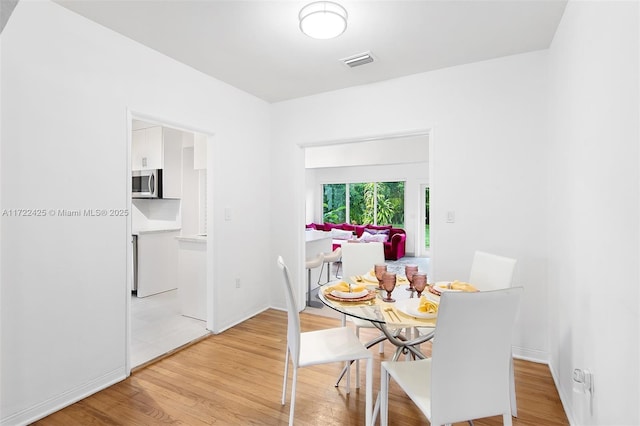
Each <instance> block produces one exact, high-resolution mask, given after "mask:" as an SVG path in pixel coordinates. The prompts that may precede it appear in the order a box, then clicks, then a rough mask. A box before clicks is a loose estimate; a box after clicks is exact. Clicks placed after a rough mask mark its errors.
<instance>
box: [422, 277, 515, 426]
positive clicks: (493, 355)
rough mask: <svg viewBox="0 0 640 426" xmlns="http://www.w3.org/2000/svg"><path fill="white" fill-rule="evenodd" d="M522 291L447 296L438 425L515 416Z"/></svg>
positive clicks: (434, 404) (435, 398)
mask: <svg viewBox="0 0 640 426" xmlns="http://www.w3.org/2000/svg"><path fill="white" fill-rule="evenodd" d="M522 291H523V290H522V287H511V288H506V289H502V290H493V291H482V292H477V293H464V292H460V293H454V292H447V293H444V294H443V295H442V297H441V299H440V307H439V309H438V326H437V327H436V331H435V336H434V339H433V348H432V363H431V422H432V424H445V423H454V422H458V421H464V420H469V419H477V418H481V417H488V416H494V415H497V414H501V413H505V412H509V413H510V392H509V387H510V376H509V369H510V367H511V338H512V333H513V324H514V321H515V318H516V313H517V310H518V306H519V303H520V298H521V295H522Z"/></svg>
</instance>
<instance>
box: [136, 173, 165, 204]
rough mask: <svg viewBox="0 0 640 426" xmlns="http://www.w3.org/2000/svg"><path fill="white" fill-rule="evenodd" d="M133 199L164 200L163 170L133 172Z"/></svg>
mask: <svg viewBox="0 0 640 426" xmlns="http://www.w3.org/2000/svg"><path fill="white" fill-rule="evenodd" d="M131 197H132V198H162V169H153V170H134V171H132V172H131Z"/></svg>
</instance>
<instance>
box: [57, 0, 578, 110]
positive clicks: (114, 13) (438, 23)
mask: <svg viewBox="0 0 640 426" xmlns="http://www.w3.org/2000/svg"><path fill="white" fill-rule="evenodd" d="M54 1H56V3H59V4H61V5H63V6H65V7H67V8H69V9H71V10H73V11H75V12H77V13H79V14H81V15H84V16H86V17H87V18H89V19H91V20H93V21H95V22H97V23H100V24H102V25H104V26H106V27H108V28H111V29H113V30H114V31H117V32H119V33H121V34H123V35H125V36H127V37H129V38H131V39H133V40H136V41H138V42H140V43H142V44H144V45H146V46H148V47H150V48H152V49H155V50H157V51H159V52H161V53H164V54H165V55H167V56H170V57H172V58H174V59H176V60H178V61H180V62H183V63H185V64H187V65H189V66H191V67H193V68H195V69H197V70H200V71H201V72H203V73H206V74H209V75H211V76H213V77H215V78H217V79H219V80H222V81H224V82H227V83H229V84H231V85H232V86H235V87H237V88H239V89H241V90H244V91H246V92H248V93H251V94H253V95H255V96H257V97H259V98H262V99H264V100H266V101H269V102H277V101H281V100H286V99H293V98H298V97H302V96H308V95H313V94H316V93H321V92H326V91H330V90H336V89H342V88H345V87H350V86H356V85H360V84H366V83H372V82H376V81H382V80H387V79H391V78H396V77H401V76H405V75H409V74H415V73H420V72H424V71H430V70H435V69H440V68H446V67H451V66H455V65H461V64H466V63H471V62H477V61H482V60H486V59H491V58H496V57H500V56H507V55H513V54H518V53H524V52H529V51H534V50H540V49H546V48H548V47H549V44H550V43H551V40H552V39H553V36H554V34H555V31H556V28H557V26H558V23H559V21H560V18H561V16H562V13H563V11H564V7H565V5H566V0H497V1H485V0H468V1H462V0H413V1H402V0H393V1H371V0H369V1H367V0H360V1H357V0H356V1H340V0H339V2H340V3H341V4H342V5H343V6H344V7H345V8H346V9H347V11H348V13H349V23H348V27H347V30H346V32H345V33H344V34H342V35H341V36H340V37H338V38H336V39H333V40H314V39H312V38H309V37H307V36H306V35H304V34H302V33H301V32H300V30H299V27H298V12H299V10H300V9H301V8H302V7H303V6H304V5H306V4H307V3H310V2H311V0H306V1H295V0H285V1H270V0H253V1H243V0H234V1H219V0H196V1H193V0H171V1H169V0H137V1H133V0H117V1H116V0H54ZM364 51H371V52H372V53H373V55H374V57H375V58H376V60H375V62H373V63H370V64H367V65H363V66H361V67H357V68H353V69H352V68H349V67H347V66H346V65H344V64H343V63H342V62H340V61H339V60H340V59H342V58H345V57H348V56H352V55H354V54H357V53H360V52H364Z"/></svg>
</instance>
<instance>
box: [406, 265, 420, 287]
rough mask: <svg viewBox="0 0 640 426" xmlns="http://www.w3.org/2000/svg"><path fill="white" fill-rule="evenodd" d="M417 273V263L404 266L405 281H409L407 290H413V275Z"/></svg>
mask: <svg viewBox="0 0 640 426" xmlns="http://www.w3.org/2000/svg"><path fill="white" fill-rule="evenodd" d="M417 273H418V265H405V267H404V275H405V276H406V277H407V281H409V287H407V289H406V290H407V291H414V290H415V289H414V288H413V275H414V274H417Z"/></svg>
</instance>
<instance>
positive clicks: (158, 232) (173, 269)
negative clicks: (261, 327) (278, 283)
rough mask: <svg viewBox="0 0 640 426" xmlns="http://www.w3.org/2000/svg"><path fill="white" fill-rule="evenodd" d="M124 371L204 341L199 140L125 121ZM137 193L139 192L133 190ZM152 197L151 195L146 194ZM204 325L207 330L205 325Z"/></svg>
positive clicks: (142, 121) (202, 153) (149, 123)
mask: <svg viewBox="0 0 640 426" xmlns="http://www.w3.org/2000/svg"><path fill="white" fill-rule="evenodd" d="M130 126H131V127H130V129H131V131H130V156H129V163H130V164H129V170H130V171H131V179H130V181H131V182H132V183H133V185H131V186H132V187H136V184H135V182H136V179H139V176H141V175H142V176H154V177H155V180H154V181H153V182H152V181H151V180H149V181H148V182H147V183H146V185H148V186H150V187H151V186H153V187H154V188H153V189H154V191H146V192H139V191H138V190H137V189H136V191H133V189H132V188H129V189H128V193H129V194H131V197H130V204H129V206H130V209H129V212H130V215H129V227H130V230H131V236H132V246H131V256H129V257H130V259H131V268H130V271H131V276H130V281H131V286H130V290H131V291H130V295H129V298H130V299H129V309H128V330H129V339H128V340H129V344H128V355H129V356H128V360H129V370H131V368H135V367H139V366H141V365H144V364H146V363H148V362H150V361H152V360H154V359H156V358H158V357H161V356H164V355H165V354H167V353H170V352H173V351H175V350H176V349H178V348H181V347H183V346H185V345H188V344H190V343H191V342H193V341H197V340H199V339H201V338H203V337H204V336H206V335H208V334H210V331H209V330H208V329H207V327H208V319H209V317H210V315H209V312H208V311H209V310H210V307H209V306H208V303H207V300H208V299H209V298H210V295H211V294H212V289H211V288H210V285H209V280H208V279H207V276H208V273H207V270H208V269H209V268H208V261H207V259H208V257H207V251H208V247H207V246H208V244H207V243H208V241H207V239H208V232H207V220H206V218H207V216H208V214H207V204H208V202H207V189H206V188H207V180H208V178H207V164H208V160H207V158H208V157H207V151H208V150H207V141H208V137H207V135H206V134H203V133H199V132H196V131H191V130H186V129H184V128H181V127H179V126H175V125H172V124H168V123H166V122H162V121H157V120H153V119H148V118H142V117H138V116H132V117H130ZM138 186H140V185H138ZM149 193H152V194H153V196H149V195H148V194H149ZM209 326H210V324H209Z"/></svg>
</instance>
